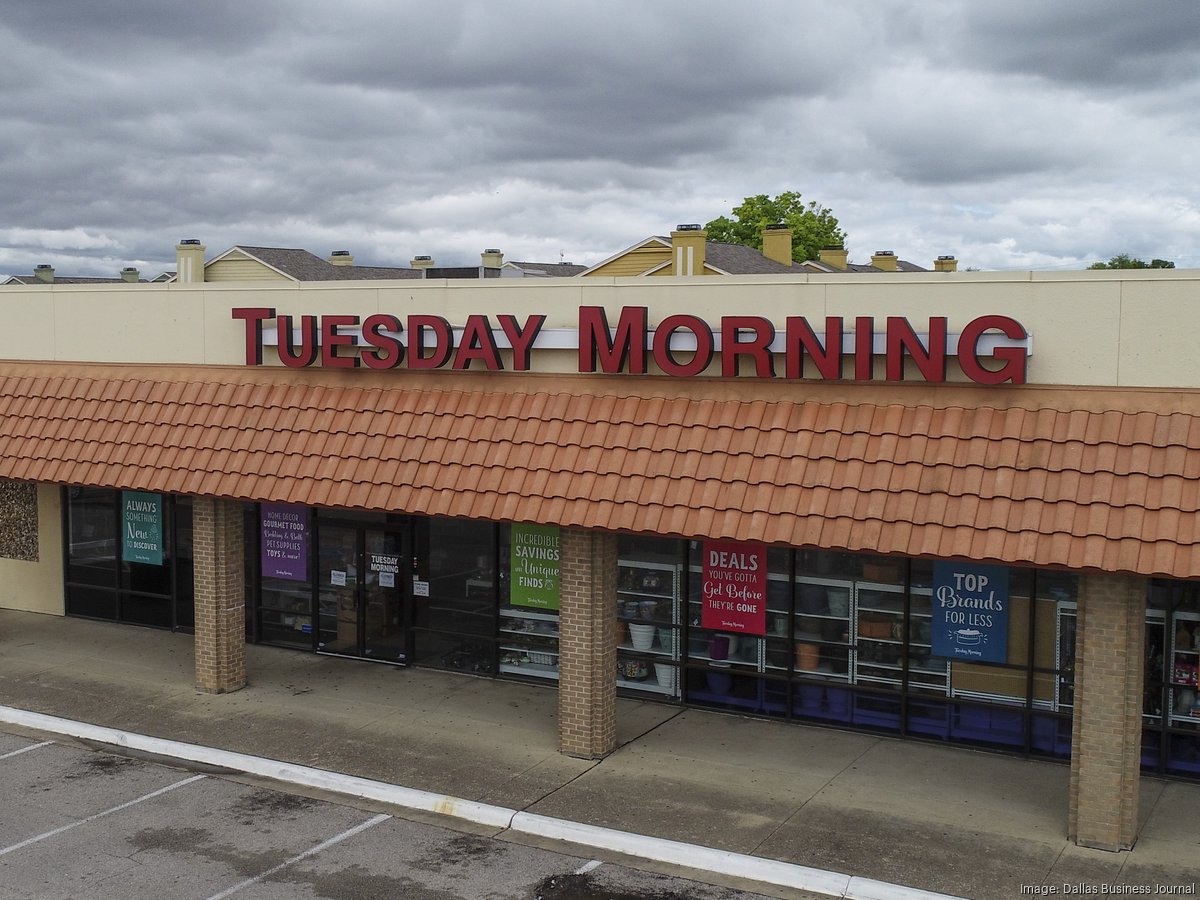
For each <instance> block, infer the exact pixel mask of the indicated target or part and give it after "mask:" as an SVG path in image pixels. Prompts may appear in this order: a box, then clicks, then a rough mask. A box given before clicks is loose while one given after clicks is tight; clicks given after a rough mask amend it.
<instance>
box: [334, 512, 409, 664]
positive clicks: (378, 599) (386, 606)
mask: <svg viewBox="0 0 1200 900" xmlns="http://www.w3.org/2000/svg"><path fill="white" fill-rule="evenodd" d="M319 543H320V559H321V563H320V565H321V570H320V578H321V586H320V594H319V602H320V615H319V627H320V632H321V634H320V639H319V641H318V645H317V649H318V650H320V651H321V652H322V653H338V654H341V655H344V656H357V657H363V658H366V659H378V660H382V661H386V662H393V663H403V662H407V659H408V655H407V646H408V632H407V628H406V615H405V612H406V611H405V606H404V600H405V597H404V578H403V577H402V574H401V572H402V570H403V568H404V566H403V565H402V560H403V559H404V558H405V557H404V552H403V551H404V547H403V545H404V541H403V537H402V535H401V534H399V533H397V532H392V531H383V530H381V529H378V528H371V527H368V526H365V525H334V524H329V523H322V524H321V526H320V540H319Z"/></svg>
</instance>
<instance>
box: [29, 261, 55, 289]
mask: <svg viewBox="0 0 1200 900" xmlns="http://www.w3.org/2000/svg"><path fill="white" fill-rule="evenodd" d="M33 277H34V278H36V279H37V280H38V281H41V282H43V283H45V284H54V266H52V265H50V264H49V263H42V264H41V265H40V266H38V267H37V268H36V269H34V270H33Z"/></svg>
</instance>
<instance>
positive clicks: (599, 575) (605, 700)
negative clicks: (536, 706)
mask: <svg viewBox="0 0 1200 900" xmlns="http://www.w3.org/2000/svg"><path fill="white" fill-rule="evenodd" d="M559 560H560V577H561V581H560V584H561V588H562V602H561V606H560V609H559V616H560V618H559V647H558V652H559V657H558V677H559V680H558V749H559V750H560V751H561V752H562V753H565V754H567V755H568V756H577V757H580V758H582V759H600V758H601V757H603V756H607V755H608V754H609V753H611V752H612V751H613V750H615V749H616V746H617V725H616V707H617V628H616V622H617V538H616V535H612V534H603V533H601V532H594V531H582V530H579V529H570V528H564V529H563V531H562V539H561V545H560V549H559Z"/></svg>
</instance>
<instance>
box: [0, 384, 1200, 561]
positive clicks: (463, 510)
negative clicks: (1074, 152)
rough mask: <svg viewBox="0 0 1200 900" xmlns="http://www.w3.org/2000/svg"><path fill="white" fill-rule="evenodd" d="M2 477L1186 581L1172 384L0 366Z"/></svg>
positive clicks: (1184, 414)
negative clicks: (999, 385) (993, 385)
mask: <svg viewBox="0 0 1200 900" xmlns="http://www.w3.org/2000/svg"><path fill="white" fill-rule="evenodd" d="M750 391H753V396H754V399H746V398H745V397H744V396H743V397H739V394H743V395H744V394H746V393H748V392H750ZM0 478H8V479H17V480H25V481H37V482H50V483H60V484H73V485H83V486H101V487H114V488H135V489H141V490H151V491H163V492H169V493H180V494H195V495H207V496H217V497H224V498H231V499H238V500H277V501H287V502H294V503H305V504H312V505H318V506H337V507H350V508H357V509H373V510H388V511H392V512H403V513H413V514H422V515H437V516H465V517H474V518H485V519H493V520H512V521H530V522H545V523H552V524H558V525H562V526H575V527H584V528H598V529H608V530H615V531H625V532H644V533H657V534H666V535H678V536H685V537H714V538H715V537H721V538H734V539H742V540H757V541H765V542H768V543H779V544H790V545H794V546H814V547H823V548H830V549H845V550H866V551H874V552H879V553H899V554H906V555H912V556H936V557H968V558H974V559H979V560H992V561H997V562H1005V563H1014V564H1023V563H1028V564H1036V565H1048V566H1065V567H1070V568H1076V569H1083V568H1091V569H1100V570H1106V571H1112V572H1128V573H1137V574H1143V575H1163V576H1169V577H1177V578H1196V577H1200V520H1198V510H1200V394H1198V393H1196V392H1187V391H1162V390H1144V391H1138V390H1115V389H1105V390H1096V389H1066V388H1053V389H1049V388H1036V387H1028V386H1025V387H1021V388H1006V389H987V388H979V387H974V386H971V387H965V386H964V387H956V386H942V387H936V388H934V387H930V386H928V385H922V386H915V387H906V386H885V385H872V384H867V385H847V384H813V383H803V384H789V383H785V382H778V383H776V382H771V383H766V382H738V381H729V380H720V379H693V380H691V381H688V382H682V381H677V380H673V379H667V378H631V377H621V376H613V377H607V378H606V377H600V378H596V377H592V378H584V377H575V376H553V377H550V376H528V375H527V376H507V375H481V374H469V373H435V374H432V375H418V374H416V373H405V374H400V373H367V372H359V371H354V372H338V373H333V372H322V371H312V372H310V371H305V372H303V373H296V372H292V371H290V370H280V369H265V368H259V369H230V368H208V367H182V368H174V369H169V368H164V367H149V366H146V367H137V366H128V367H121V368H119V367H113V366H98V365H84V364H74V365H65V364H52V363H4V364H2V365H0Z"/></svg>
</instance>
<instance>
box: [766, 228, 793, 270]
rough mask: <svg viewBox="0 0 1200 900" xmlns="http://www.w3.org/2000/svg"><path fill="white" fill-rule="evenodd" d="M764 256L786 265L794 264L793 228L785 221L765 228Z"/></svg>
mask: <svg viewBox="0 0 1200 900" xmlns="http://www.w3.org/2000/svg"><path fill="white" fill-rule="evenodd" d="M762 242H763V249H762V252H763V256H765V257H766V258H767V259H773V260H775V262H777V263H780V264H782V265H785V266H790V265H791V264H792V229H791V228H790V227H789V226H788V225H786V224H785V223H783V222H777V223H775V224H774V225H768V226H767V227H766V228H764V229H763V234H762Z"/></svg>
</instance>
